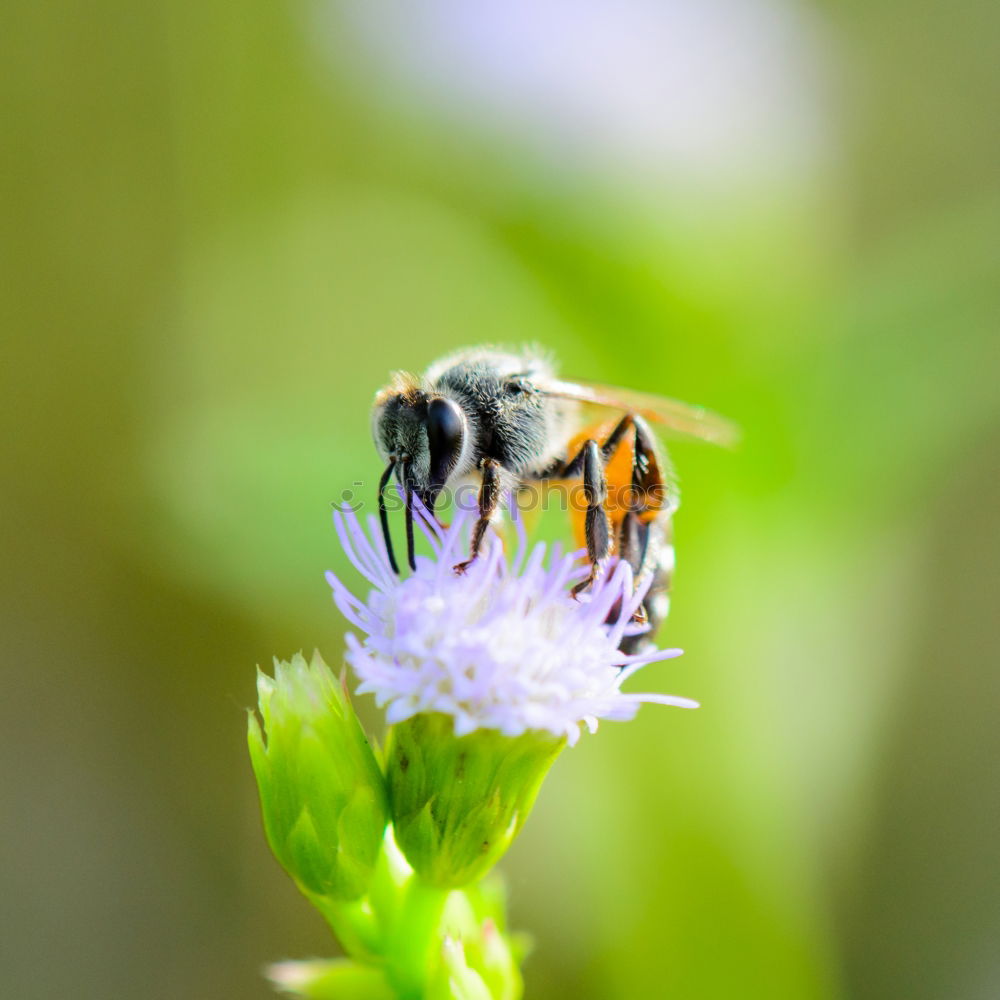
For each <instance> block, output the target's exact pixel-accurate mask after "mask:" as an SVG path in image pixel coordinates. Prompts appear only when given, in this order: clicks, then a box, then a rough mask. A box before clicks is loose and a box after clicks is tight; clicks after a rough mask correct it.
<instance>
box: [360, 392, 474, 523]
mask: <svg viewBox="0 0 1000 1000" xmlns="http://www.w3.org/2000/svg"><path fill="white" fill-rule="evenodd" d="M372 435H373V437H374V438H375V446H376V447H377V448H378V451H379V454H380V455H381V456H382V458H383V460H385V461H386V462H388V463H389V464H388V466H387V468H386V471H385V475H384V476H383V479H384V480H385V481H386V482H387V481H388V479H389V477H390V476H391V475H392V474H393V473H395V477H396V479H397V480H398V482H399V483H400V484H401V485H402V486H403V487H404V488H405V489H406V490H407V492H408V493H409V492H412V493H415V494H416V495H417V496H418V497H419V498H420V500H421V501H422V502H423V504H424V506H426V507H427V509H428V511H430V512H431V513H433V511H434V505H435V503H436V502H437V500H438V497H439V496H440V494H441V490H442V489H443V488H444V485H445V483H446V482H447V481H448V478H449V477H450V476H451V475H452V473H453V472H455V471H456V469H457V468H458V466H459V463H460V461H461V458H462V453H463V451H464V450H465V443H466V438H467V436H468V422H467V420H466V417H465V414H464V413H463V412H462V409H461V408H460V407H459V406H458V404H457V403H456V402H455V401H454V400H451V399H448V398H447V397H445V396H442V395H440V394H438V393H430V392H426V391H425V390H423V389H422V388H421V387H420V385H419V384H418V383H417V381H416V380H415V379H413V378H412V376H405V375H399V374H397V375H396V376H395V378H394V380H393V382H392V384H391V385H390V386H389V387H388V388H386V389H383V390H382V391H381V392H380V393H379V394H378V395H377V396H376V397H375V407H374V409H373V411H372Z"/></svg>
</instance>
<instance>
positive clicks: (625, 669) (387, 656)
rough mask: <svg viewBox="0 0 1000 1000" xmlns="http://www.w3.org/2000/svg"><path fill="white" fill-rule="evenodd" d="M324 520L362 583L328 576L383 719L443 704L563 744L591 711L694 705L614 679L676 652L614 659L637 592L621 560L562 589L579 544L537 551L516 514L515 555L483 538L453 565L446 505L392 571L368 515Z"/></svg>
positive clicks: (609, 713) (353, 655) (464, 726)
mask: <svg viewBox="0 0 1000 1000" xmlns="http://www.w3.org/2000/svg"><path fill="white" fill-rule="evenodd" d="M333 520H334V525H335V526H336V529H337V534H338V535H339V536H340V541H341V544H342V545H343V548H344V551H345V552H346V553H347V555H348V557H349V558H350V560H351V562H352V563H353V565H354V567H355V568H356V569H357V570H358V572H359V573H361V575H362V576H363V577H365V579H366V580H367V581H368V583H369V584H371V590H370V591H369V593H368V595H367V597H366V598H365V599H364V600H361V599H359V598H358V597H356V596H355V595H354V594H352V593H351V592H350V591H349V590H348V588H347V587H346V586H345V585H344V584H343V583H342V582H341V581H340V580H339V579H338V578H337V577H336V576H335V575H334V574H333V573H327V580H328V581H329V583H330V586H331V587H332V588H333V599H334V601H335V603H336V605H337V607H338V608H339V609H340V611H341V612H342V613H343V615H344V617H345V618H346V619H347V620H348V621H349V622H350V623H351V624H352V625H353V626H354V627H355V628H357V629H358V630H360V632H362V633H363V638H361V639H359V638H358V637H357V636H355V635H352V634H348V636H347V645H348V652H347V659H348V661H349V662H350V664H351V666H352V667H353V668H354V671H355V673H356V674H357V676H358V678H359V680H360V682H361V683H360V684H359V686H358V689H357V690H358V693H359V694H366V693H371V694H374V695H375V700H376V702H377V704H378V705H379V706H380V707H381V706H387V709H386V718H387V721H388V722H389V723H397V722H401V721H403V720H404V719H408V718H410V717H411V716H413V715H416V714H418V713H421V712H442V713H445V714H446V715H449V716H451V717H452V718H453V720H454V727H455V735H456V736H463V735H465V734H467V733H471V732H473V731H474V730H476V729H496V730H499V731H500V732H501V733H503V734H504V735H506V736H511V737H514V736H519V735H520V734H521V733H524V732H527V731H529V730H538V731H546V732H549V733H552V734H553V735H555V736H558V737H565V738H566V740H567V742H568V743H569V744H570V745H572V744H574V743H576V741H577V739H579V735H580V726H581V724H585V725H586V726H587V727H588V729H589V730H590V731H591V732H594V731H595V730H596V729H597V723H598V720H599V719H618V720H623V719H631V718H632V717H633V716H634V715H635V714H636V712H637V711H638V709H639V706H640V705H641V704H642V703H643V702H656V703H658V704H661V705H676V706H679V707H682V708H696V707H697V702H694V701H691V700H690V699H687V698H679V697H675V696H673V695H663V694H634V693H630V692H624V691H622V689H621V688H622V684H623V683H624V682H625V681H626V680H628V678H630V677H631V676H632V674H633V673H635V672H636V671H637V670H638V669H639V668H640V667H642V666H645V665H646V664H648V663H652V662H654V661H656V660H666V659H670V658H671V657H674V656H679V655H680V652H681V651H680V650H679V649H665V650H655V649H654V650H652V651H651V652H648V653H643V654H641V655H638V656H626V655H625V654H623V653H622V652H621V651H620V650H619V649H618V645H619V643H620V642H621V640H622V637H623V636H624V635H626V634H629V632H631V631H634V630H635V629H636V628H637V626H635V625H634V624H632V623H631V619H632V615H633V613H634V612H635V610H636V609H637V608H638V606H639V603H640V601H641V599H642V596H643V591H644V589H645V588H642V587H640V589H639V590H638V591H636V592H635V593H633V582H632V573H631V570H630V567H629V566H628V565H627V564H626V563H623V562H615V563H612V564H611V565H610V566H609V567H608V569H607V571H606V572H605V573H604V574H603V576H602V577H601V578H600V579H599V580H598V581H597V582H596V583H595V584H594V586H593V588H592V589H591V590H590V591H589V592H587V593H585V594H583V595H581V597H580V599H575V598H574V597H572V596H571V594H570V593H569V588H570V585H571V584H573V583H574V582H576V581H578V580H580V579H582V578H583V577H584V576H585V575H586V570H587V567H586V563H585V560H584V559H583V557H582V554H581V553H574V554H570V555H563V554H562V553H561V551H560V549H559V546H558V545H555V546H553V547H552V549H551V551H548V550H547V546H546V545H545V543H543V542H539V543H537V544H536V545H535V546H534V547H533V548H531V550H530V552H529V549H528V545H527V543H526V541H525V538H524V532H523V528H521V525H520V523H519V522H515V523H516V524H517V527H518V531H519V535H520V544H519V545H518V551H517V553H516V555H515V557H514V559H513V561H508V559H507V558H506V556H505V554H504V548H503V545H502V543H501V541H500V539H499V538H497V537H493V538H492V539H490V540H489V541H488V542H487V543H486V544H485V545H484V549H483V552H482V554H481V555H480V557H479V559H477V560H476V561H475V562H474V563H473V564H472V565H471V566H470V567H469V569H468V571H467V572H466V573H465V574H464V575H463V576H459V575H457V574H456V573H455V572H454V570H453V568H452V567H453V566H454V564H455V563H456V562H458V561H460V559H461V558H462V556H463V554H464V551H465V546H466V544H467V539H468V526H469V518H468V516H467V515H465V514H464V513H462V512H458V513H457V514H456V518H455V522H454V523H453V524H452V525H451V527H450V528H448V529H447V530H445V529H442V528H440V527H439V526H437V525H436V524H434V525H423V527H424V534H425V535H426V536H427V538H428V540H429V541H430V545H431V548H432V550H433V557H427V556H418V557H417V568H416V571H415V572H413V573H412V574H411V575H410V576H407V577H398V576H396V575H395V574H394V573H393V572H392V569H391V568H390V565H389V559H388V555H387V553H386V550H385V544H384V542H383V540H382V537H381V533H380V531H379V528H378V524H377V522H376V521H375V518H374V517H371V516H369V518H368V521H367V530H365V528H364V527H363V526H362V524H361V523H360V521H359V520H358V518H357V517H356V516H355V515H354V514H353V513H352V512H349V511H341V510H337V511H334V515H333ZM418 521H421V519H420V518H418ZM547 556H548V558H546V557H547Z"/></svg>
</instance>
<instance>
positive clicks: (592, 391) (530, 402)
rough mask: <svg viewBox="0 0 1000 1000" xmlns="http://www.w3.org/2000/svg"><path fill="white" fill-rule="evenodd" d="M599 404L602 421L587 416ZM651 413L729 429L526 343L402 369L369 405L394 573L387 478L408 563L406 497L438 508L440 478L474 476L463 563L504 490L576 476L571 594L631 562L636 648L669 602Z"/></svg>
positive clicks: (447, 481) (445, 481)
mask: <svg viewBox="0 0 1000 1000" xmlns="http://www.w3.org/2000/svg"><path fill="white" fill-rule="evenodd" d="M595 411H597V412H600V413H601V414H603V417H604V419H600V418H598V419H594V416H593V415H592V414H594V413H595ZM609 415H610V419H607V418H608V417H609ZM650 423H658V424H660V425H662V426H663V427H665V428H667V429H669V430H670V431H672V432H675V433H679V434H682V435H686V436H689V437H695V438H700V439H702V440H705V441H709V442H713V443H716V444H722V445H727V444H731V443H732V442H733V441H734V440H735V430H734V427H733V426H732V425H731V424H730V423H729V422H728V421H725V420H723V419H722V418H721V417H718V416H716V415H714V414H712V413H709V412H708V411H706V410H703V409H701V408H699V407H693V406H688V405H686V404H684V403H679V402H677V401H675V400H671V399H666V398H661V397H659V396H651V395H647V394H644V393H636V392H633V391H630V390H626V389H615V388H610V387H607V386H601V385H596V384H591V383H586V382H569V381H564V380H562V379H559V378H558V377H557V376H556V374H555V371H554V369H553V366H552V364H551V363H550V362H549V360H548V359H547V358H546V356H545V355H544V354H542V353H541V352H539V351H536V350H534V349H524V350H520V351H511V352H508V351H504V350H499V349H495V348H490V347H483V348H471V349H468V350H463V351H460V352H458V353H456V354H452V355H449V356H448V357H446V358H443V359H442V360H440V361H438V362H436V363H435V364H433V365H431V367H430V368H429V369H428V370H427V371H426V372H425V373H424V375H423V376H422V377H416V376H414V375H411V374H408V373H405V372H396V373H395V374H394V375H393V376H392V381H391V382H390V383H389V385H387V386H386V387H385V388H383V389H381V390H380V391H379V392H378V393H377V394H376V396H375V402H374V406H373V409H372V434H373V437H374V439H375V445H376V447H377V449H378V451H379V454H380V456H381V458H382V460H383V461H384V462H386V463H387V464H386V466H385V471H384V472H383V473H382V476H381V478H380V480H379V486H378V506H379V516H380V520H381V526H382V532H383V535H384V537H385V543H386V549H387V552H388V555H389V560H390V563H391V565H392V568H393V570H394V571H395V572H397V573H398V572H399V567H398V565H397V563H396V558H395V554H394V552H393V548H392V539H391V537H390V534H389V517H388V509H387V506H386V502H385V496H386V489H387V486H388V484H389V481H390V480H391V479H392V478H393V476H395V478H396V480H397V481H398V483H399V485H400V486H401V487H402V490H403V496H404V500H405V514H406V521H405V523H406V546H407V556H408V562H409V565H410V567H411V568H415V562H414V532H413V523H414V508H415V504H414V502H413V498H414V497H417V498H419V500H420V501H421V503H422V504H423V506H424V508H425V509H426V510H427V511H428V512H429V513H430V514H431V515H432V516H433V514H434V509H435V506H436V504H437V501H438V500H439V498H440V496H441V493H442V491H443V490H444V489H445V487H448V488H449V489H456V488H458V487H459V486H461V485H464V484H469V483H471V484H474V486H475V488H476V490H477V507H478V517H477V519H476V521H475V524H474V526H473V529H472V534H471V539H470V551H469V556H468V559H466V560H465V561H464V562H461V563H459V564H458V565H457V566H456V567H455V570H456V571H457V572H459V573H462V572H464V571H465V570H466V568H467V567H468V566H469V565H470V564H471V563H472V562H473V560H475V559H476V557H477V556H478V554H479V552H480V549H481V547H482V543H483V538H484V537H485V534H486V532H487V530H488V528H489V526H490V524H491V522H493V521H494V520H495V519H496V518H497V517H498V516H499V512H500V505H501V498H502V497H503V496H504V495H505V494H507V492H508V491H512V490H514V491H524V490H528V489H535V488H539V487H546V486H552V485H554V484H563V485H565V484H567V483H571V482H574V481H578V482H580V483H581V484H582V496H581V502H580V503H576V504H570V505H569V506H570V516H571V520H572V522H573V527H574V531H575V534H576V536H577V538H578V540H579V541H580V542H581V543H582V544H584V545H585V546H586V549H587V557H588V560H589V563H590V570H589V573H588V576H587V578H586V579H584V580H583V581H581V582H580V583H579V584H577V586H576V587H575V588H574V594H577V593H580V592H581V591H583V590H585V589H586V588H588V587H589V586H590V585H591V584H592V583H593V582H594V580H595V579H596V578H597V576H598V574H600V573H601V572H602V570H603V568H604V566H605V564H606V563H607V561H608V560H609V558H611V557H612V556H613V555H617V556H618V557H619V558H620V559H623V560H625V561H626V562H628V563H629V565H630V566H631V567H632V571H633V574H634V579H635V581H636V587H640V586H643V587H647V590H646V593H645V596H644V598H643V602H642V606H641V608H640V609H639V611H638V612H637V613H636V617H637V620H639V621H643V622H645V623H647V624H648V626H649V627H648V629H646V630H645V631H644V632H643V633H642V634H639V635H630V636H626V637H625V639H624V640H623V643H622V648H623V650H625V651H626V652H634V651H636V650H638V649H641V648H643V647H644V646H645V644H646V643H647V642H648V641H649V640H648V638H647V637H648V636H650V635H652V633H653V632H654V631H655V630H656V628H657V626H658V625H659V624H660V623H661V622H662V621H663V619H664V618H665V617H666V614H667V611H668V609H669V592H670V583H671V576H672V574H673V565H674V552H673V544H672V541H671V518H672V516H673V514H674V512H675V511H676V509H677V506H678V503H679V499H680V498H679V494H678V492H677V487H676V483H675V480H674V477H673V473H672V469H671V466H670V464H669V460H668V458H667V454H666V451H665V449H664V448H663V446H662V445H661V444H660V442H659V441H657V439H656V437H655V436H654V434H653V433H652V431H651V429H650Z"/></svg>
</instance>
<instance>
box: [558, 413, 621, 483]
mask: <svg viewBox="0 0 1000 1000" xmlns="http://www.w3.org/2000/svg"><path fill="white" fill-rule="evenodd" d="M634 423H635V418H634V417H633V416H632V414H631V413H626V414H625V416H624V417H622V418H621V420H619V421H618V423H617V424H615V426H614V428H613V429H612V431H611V433H610V434H609V435H608V436H607V437H606V438H605V439H604V442H603V443H602V444H601V447H600V455H601V464H602V465H603V464H604V463H606V462H607V461H608V459H609V458H611V456H612V455H613V454H614V453H615V450H616V449H617V448H618V445H619V444H621V441H622V438H623V437H625V434H626V432H627V431H628V429H629V428H630V427H632V426H633V424H634ZM594 443H595V442H593V441H586V442H584V445H583V447H582V448H581V449H580V450H579V451H578V452H577V453H576V455H575V456H574V457H573V458H571V459H570V460H569V461H568V462H563V463H556V464H555V466H554V467H553V468H551V469H548V470H547V471H546V472H545V474H544V476H543V478H545V479H549V478H555V479H573V478H575V477H576V476H578V475H580V473H581V472H583V471H584V462H585V461H586V457H587V449H588V447H589V446H590V445H591V444H594Z"/></svg>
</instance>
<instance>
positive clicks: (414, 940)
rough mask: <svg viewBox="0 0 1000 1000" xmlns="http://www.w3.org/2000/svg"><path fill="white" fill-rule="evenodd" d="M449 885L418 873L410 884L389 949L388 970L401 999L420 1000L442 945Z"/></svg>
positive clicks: (387, 955)
mask: <svg viewBox="0 0 1000 1000" xmlns="http://www.w3.org/2000/svg"><path fill="white" fill-rule="evenodd" d="M449 892H450V890H449V889H441V888H438V887H437V886H435V885H431V883H430V882H427V881H426V880H425V879H423V878H421V877H420V876H419V875H416V874H414V875H413V876H412V877H411V878H410V879H409V881H408V883H407V886H406V896H405V899H404V900H403V905H402V907H401V908H400V911H399V917H398V920H397V921H396V925H395V929H394V933H393V935H392V937H391V939H390V940H389V942H388V947H387V949H386V956H385V957H386V959H387V970H386V971H387V974H388V976H389V979H390V981H391V982H392V983H393V985H394V986H395V988H396V989H397V990H398V991H399V996H400V1000H420V998H421V997H422V996H423V994H424V987H425V985H426V982H427V975H428V972H429V971H430V969H431V968H432V967H433V965H434V960H435V956H434V954H433V952H434V950H435V949H436V948H439V947H440V946H441V940H440V935H439V933H438V931H439V925H440V923H441V916H442V914H443V912H444V904H445V901H446V900H447V898H448V893H449Z"/></svg>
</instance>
